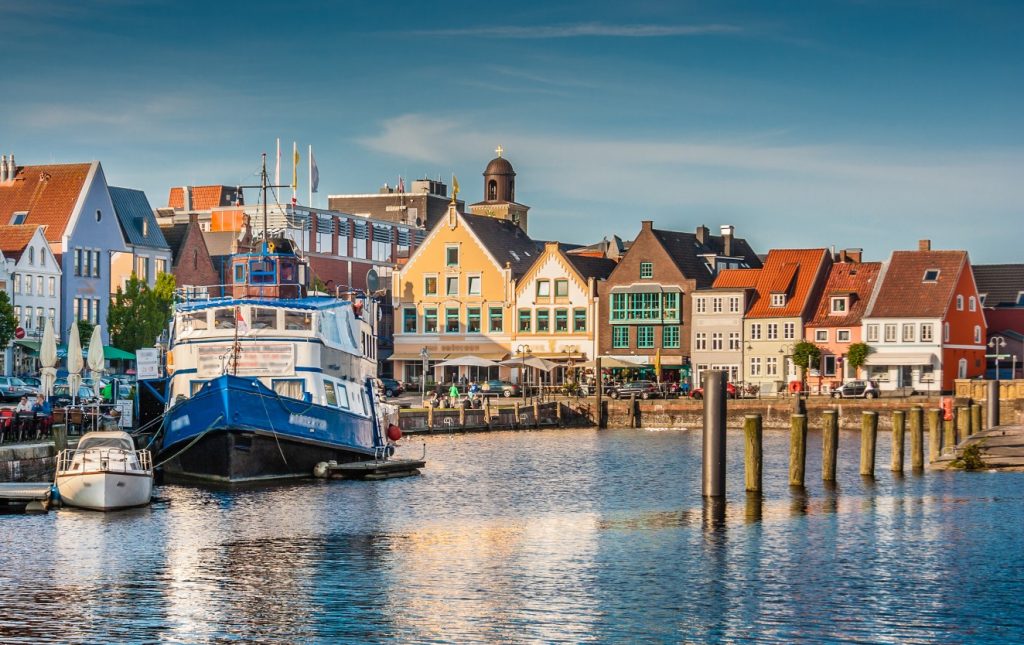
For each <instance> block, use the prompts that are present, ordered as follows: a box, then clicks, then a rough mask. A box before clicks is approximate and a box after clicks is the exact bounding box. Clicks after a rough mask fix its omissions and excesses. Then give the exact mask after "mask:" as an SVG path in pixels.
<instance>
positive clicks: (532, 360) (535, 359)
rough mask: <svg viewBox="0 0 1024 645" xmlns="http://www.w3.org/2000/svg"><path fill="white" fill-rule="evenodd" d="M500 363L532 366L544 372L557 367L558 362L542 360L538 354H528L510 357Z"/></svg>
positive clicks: (513, 365)
mask: <svg viewBox="0 0 1024 645" xmlns="http://www.w3.org/2000/svg"><path fill="white" fill-rule="evenodd" d="M501 365H508V366H509V367H521V366H524V365H525V366H526V367H533V368H536V369H539V370H542V371H544V372H550V371H551V370H553V369H555V368H556V367H558V363H552V362H551V361H547V360H544V359H543V358H541V357H539V356H528V357H526V358H525V359H523V358H510V359H508V360H507V361H502V362H501Z"/></svg>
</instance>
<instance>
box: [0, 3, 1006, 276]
mask: <svg viewBox="0 0 1024 645" xmlns="http://www.w3.org/2000/svg"><path fill="white" fill-rule="evenodd" d="M355 5H356V3H351V4H350V3H335V2H326V1H321V2H293V3H267V2H261V1H258V0H253V1H250V2H203V3H198V2H187V1H179V2H171V1H166V2H161V1H159V0H158V1H148V2H143V1H141V0H139V1H136V0H102V1H94V2H88V3H80V2H76V1H74V0H66V1H63V0H62V1H54V0H39V1H36V2H31V3H17V4H12V3H2V4H0V42H3V43H4V45H3V47H0V51H2V52H3V53H2V54H0V61H3V63H0V64H2V65H3V68H4V71H3V73H2V76H0V78H2V79H3V86H4V88H5V91H4V92H3V93H2V96H3V98H2V99H0V115H2V116H0V152H11V151H14V152H15V154H16V155H17V159H18V162H19V163H21V164H25V163H48V162H74V161H84V160H89V159H99V160H101V161H102V162H103V165H104V168H105V170H106V172H107V176H108V180H109V181H110V182H111V183H113V184H115V185H123V186H129V187H135V188H141V189H143V190H145V191H146V193H147V195H148V196H149V198H150V201H151V203H152V204H153V205H154V206H160V205H163V204H164V203H165V201H166V195H167V191H168V189H169V188H170V187H171V186H172V185H181V184H185V183H189V184H207V183H225V184H242V183H253V182H254V181H255V176H254V173H255V171H256V170H257V168H258V164H259V154H260V153H261V152H269V153H271V154H272V153H273V147H274V139H275V137H281V139H282V146H283V147H287V148H288V149H289V150H290V148H291V142H292V141H293V140H296V141H298V142H299V145H300V148H302V149H305V146H306V145H308V144H310V143H311V144H313V146H314V152H315V155H316V157H317V161H318V165H319V170H320V176H321V182H320V194H319V197H318V199H319V200H320V202H319V205H321V206H322V205H325V204H326V195H327V194H329V193H361V192H374V191H375V190H376V189H377V188H378V187H379V186H380V185H382V184H384V183H385V182H387V183H391V184H394V183H395V182H396V181H397V177H398V175H400V174H401V175H403V176H405V177H407V178H416V177H421V176H431V177H436V176H437V175H441V176H442V177H444V178H449V177H450V176H451V174H452V173H453V172H454V173H455V174H457V175H458V176H459V183H460V184H461V186H462V197H464V198H466V199H467V201H470V202H472V201H477V200H478V199H480V197H481V193H482V183H483V182H482V178H481V176H480V173H481V172H482V170H483V168H484V166H485V165H486V163H487V161H488V160H489V159H490V158H491V157H493V156H494V148H495V147H496V146H497V145H499V144H500V145H501V146H502V147H503V148H504V149H505V156H506V157H507V158H508V159H509V160H510V161H511V162H512V163H513V164H514V166H515V168H516V171H517V173H518V177H517V196H518V198H519V200H520V201H522V202H524V203H526V204H528V205H529V206H531V207H532V210H531V217H530V233H531V235H533V236H534V237H537V238H543V239H561V240H564V241H572V242H591V241H594V240H597V239H600V238H601V237H602V236H604V235H611V234H618V235H621V236H623V237H626V238H632V237H633V236H634V235H635V234H636V232H637V231H638V230H639V227H640V224H639V222H640V220H641V219H653V220H654V221H655V225H656V226H657V227H660V228H667V229H679V230H693V229H694V228H695V227H696V226H698V225H700V224H706V225H707V226H709V227H711V228H712V229H717V228H718V226H719V225H721V224H733V225H735V226H736V227H737V234H739V235H741V236H744V237H746V238H747V239H748V240H749V241H750V242H751V243H752V244H753V245H754V247H755V248H756V249H757V250H759V251H762V252H763V251H767V249H769V248H782V247H801V246H832V245H835V246H836V247H863V248H864V249H865V252H866V256H867V257H868V258H871V259H880V258H884V257H885V256H887V255H888V253H889V251H890V250H892V249H894V248H916V244H917V240H918V239H920V238H926V237H927V238H930V239H932V240H933V246H934V247H936V248H966V249H967V250H969V251H970V253H971V257H972V259H973V260H974V261H975V262H1013V261H1021V260H1022V258H1021V253H1020V251H1019V248H1020V245H1019V238H1020V231H1021V230H1022V229H1024V217H1022V214H1024V205H1022V204H1024V199H1022V197H1024V195H1022V190H1021V185H1022V183H1024V182H1022V178H1024V128H1022V125H1024V123H1022V121H1024V109H1022V107H1024V106H1022V100H1021V99H1022V96H1024V33H1022V31H1024V5H1022V4H1021V3H1019V2H971V3H967V2H956V3H954V2H942V1H941V0H937V1H933V2H925V1H911V2H898V1H882V0H879V1H875V0H859V1H855V0H847V1H830V0H819V1H814V2H810V1H809V2H790V3H785V4H784V5H781V6H780V7H771V6H770V3H764V2H730V1H721V2H650V1H639V2H630V3H592V2H575V3H551V2H532V1H529V0H526V1H520V2H515V3H479V2H456V3H442V4H441V5H438V6H433V5H429V4H427V5H424V4H422V3H411V2H410V3H401V2H398V3H389V2H377V3H365V4H364V3H359V4H358V6H355ZM286 156H287V155H286ZM289 172H290V170H289V171H288V172H286V173H284V174H286V175H287V174H288V173H289ZM301 201H303V202H304V201H306V198H305V194H304V193H303V196H302V198H301ZM1011 232H1012V233H1014V234H1013V235H1011V234H1009V233H1011Z"/></svg>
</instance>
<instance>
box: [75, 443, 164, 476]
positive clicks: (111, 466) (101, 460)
mask: <svg viewBox="0 0 1024 645" xmlns="http://www.w3.org/2000/svg"><path fill="white" fill-rule="evenodd" d="M76 457H80V458H81V459H80V461H78V462H77V463H76V461H75V458H76ZM132 457H135V458H136V459H135V462H134V463H133V461H132ZM136 463H137V464H138V468H134V467H129V466H135V465H136ZM87 465H89V466H93V465H95V467H96V468H98V469H99V470H102V471H106V472H123V473H127V472H148V471H152V470H153V455H152V453H150V451H148V450H125V449H124V448H85V449H84V450H79V449H77V448H67V449H65V450H61V451H60V453H58V455H57V474H58V475H60V474H62V473H76V472H78V473H80V472H85V471H86V466H87Z"/></svg>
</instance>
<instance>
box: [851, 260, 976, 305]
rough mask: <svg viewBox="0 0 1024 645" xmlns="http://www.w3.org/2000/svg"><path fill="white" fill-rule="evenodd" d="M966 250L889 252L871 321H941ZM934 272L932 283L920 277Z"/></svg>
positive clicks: (950, 298) (958, 275)
mask: <svg viewBox="0 0 1024 645" xmlns="http://www.w3.org/2000/svg"><path fill="white" fill-rule="evenodd" d="M966 263H967V252H966V251H893V252H892V257H890V258H889V264H888V266H886V268H885V273H884V275H883V276H882V284H881V286H879V288H878V295H877V296H875V303H874V305H873V306H872V307H871V311H869V312H868V313H867V315H868V316H870V317H872V318H942V317H943V316H945V315H946V312H947V311H948V310H949V302H950V300H952V298H953V291H954V290H955V289H956V283H957V279H958V278H959V277H960V271H961V270H962V269H963V266H964V265H965V264H966ZM929 269H938V270H939V275H938V278H937V279H936V280H935V281H934V282H925V281H924V274H925V271H928V270H929Z"/></svg>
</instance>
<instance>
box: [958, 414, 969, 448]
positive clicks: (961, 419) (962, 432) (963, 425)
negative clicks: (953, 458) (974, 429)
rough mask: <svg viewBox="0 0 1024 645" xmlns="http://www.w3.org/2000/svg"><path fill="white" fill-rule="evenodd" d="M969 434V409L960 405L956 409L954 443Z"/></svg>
mask: <svg viewBox="0 0 1024 645" xmlns="http://www.w3.org/2000/svg"><path fill="white" fill-rule="evenodd" d="M970 434H971V409H970V408H969V407H967V406H966V405H962V406H960V407H958V408H957V409H956V443H960V442H961V441H963V440H964V439H966V438H967V437H968V436H970Z"/></svg>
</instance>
